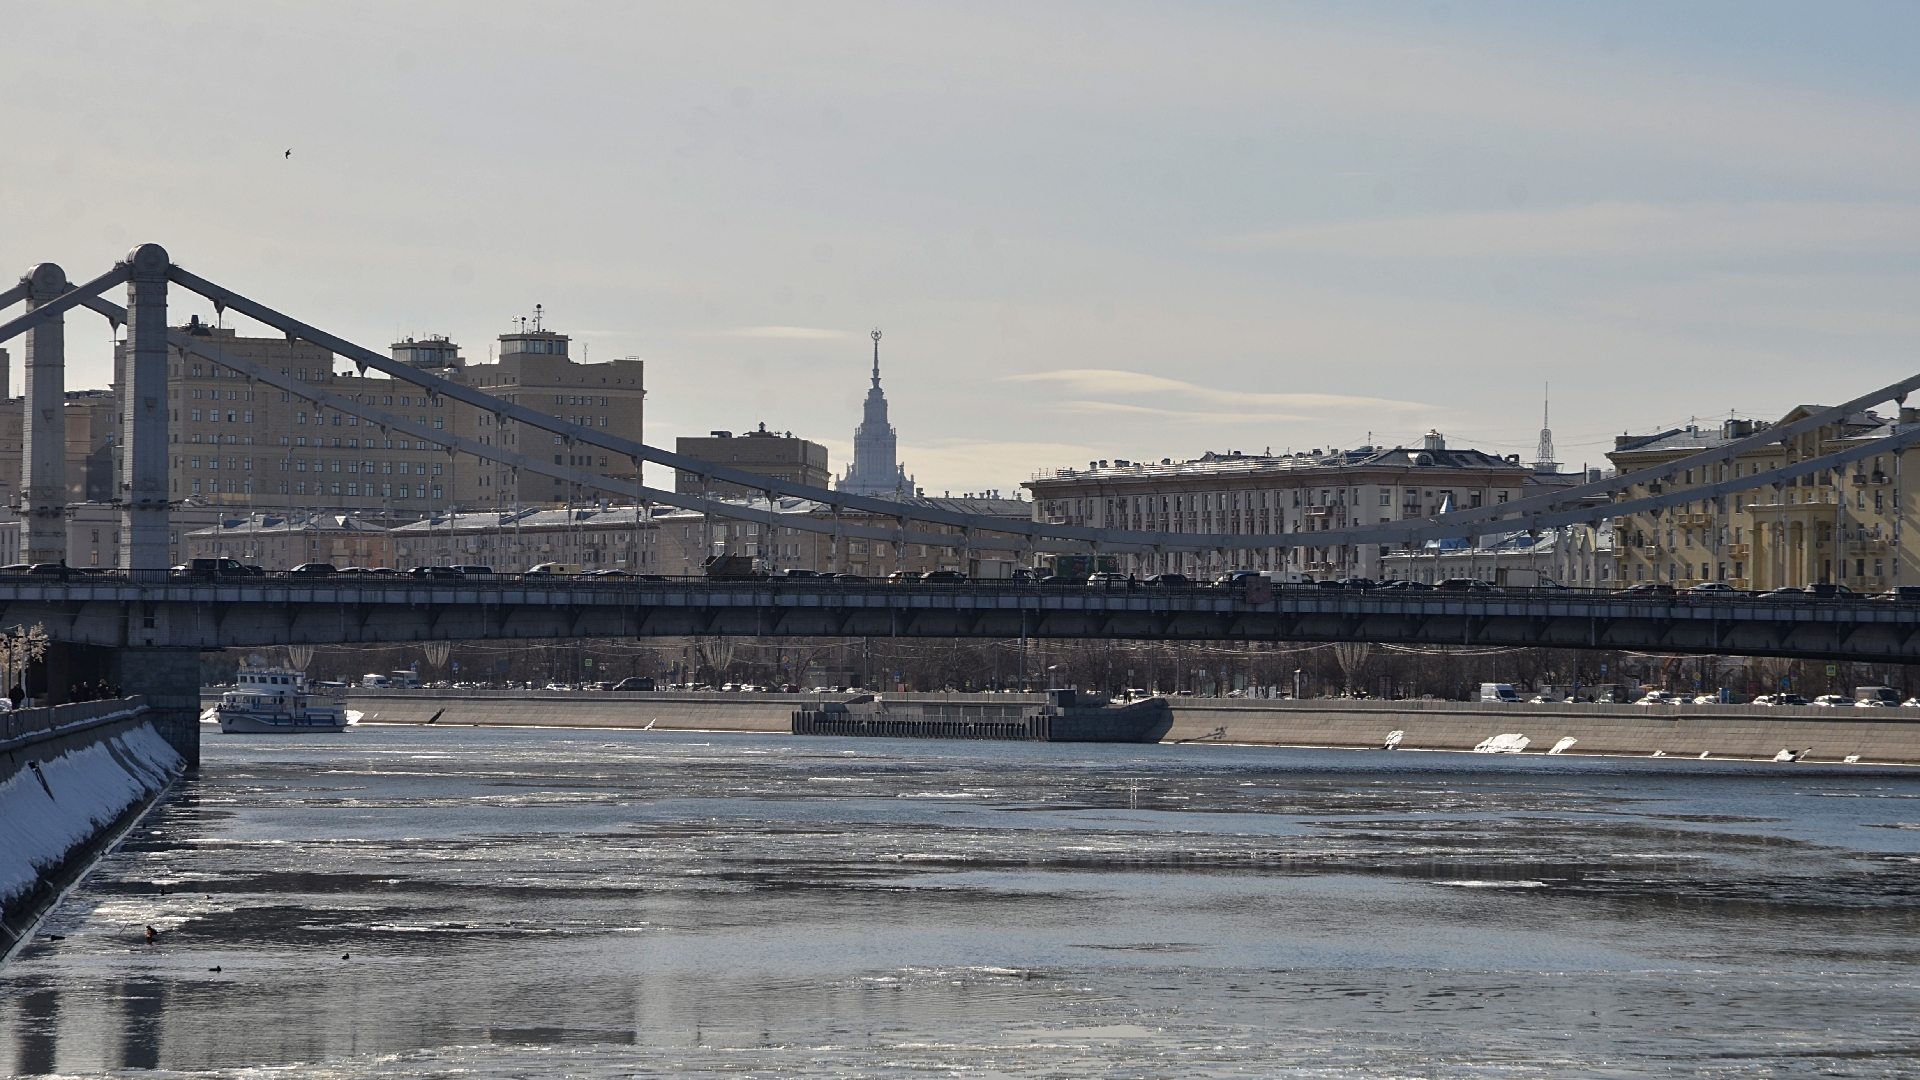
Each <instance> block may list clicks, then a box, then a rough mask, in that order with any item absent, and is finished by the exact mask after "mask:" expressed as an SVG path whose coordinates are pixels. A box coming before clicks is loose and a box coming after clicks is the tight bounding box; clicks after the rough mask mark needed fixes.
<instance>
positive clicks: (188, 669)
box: [111, 648, 200, 769]
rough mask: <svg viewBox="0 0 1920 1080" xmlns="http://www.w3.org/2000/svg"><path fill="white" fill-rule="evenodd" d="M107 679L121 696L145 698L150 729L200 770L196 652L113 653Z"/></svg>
mask: <svg viewBox="0 0 1920 1080" xmlns="http://www.w3.org/2000/svg"><path fill="white" fill-rule="evenodd" d="M113 664H114V665H115V666H116V667H117V668H118V670H117V671H115V672H113V673H112V675H111V678H112V681H113V682H114V683H116V684H118V685H119V687H120V692H121V693H122V694H125V695H132V694H145V695H146V697H147V709H148V715H149V716H150V717H151V718H152V720H153V728H154V730H155V731H158V732H159V733H160V737H161V738H163V739H165V740H167V745H169V746H171V747H173V748H174V749H175V750H177V751H179V753H180V756H181V757H183V758H186V759H187V767H188V768H192V769H197V768H199V767H200V650H199V649H161V648H153V649H147V648H138V649H116V650H114V652H113Z"/></svg>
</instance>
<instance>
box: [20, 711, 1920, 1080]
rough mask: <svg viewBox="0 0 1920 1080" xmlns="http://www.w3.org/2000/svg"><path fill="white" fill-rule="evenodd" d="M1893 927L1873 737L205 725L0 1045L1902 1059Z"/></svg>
mask: <svg viewBox="0 0 1920 1080" xmlns="http://www.w3.org/2000/svg"><path fill="white" fill-rule="evenodd" d="M147 926H152V927H153V928H154V929H155V931H156V932H157V937H156V939H155V940H154V941H152V942H151V943H149V942H148V941H146V940H145V937H144V932H145V928H146V927H147ZM56 935H57V936H58V940H56V939H55V936H56ZM1917 959H1920V773H1916V772H1914V771H1912V770H1907V771H1894V770H1880V769H1868V768H1861V767H1857V766H1853V767H1845V766H1833V767H1827V766H1804V765H1794V764H1780V765H1775V764H1764V765H1761V764H1736V763H1716V762H1693V761H1674V760H1671V759H1666V760H1645V761H1641V760H1631V761H1628V760H1617V759H1616V760H1600V759H1569V758H1545V757H1538V756H1530V757H1489V756H1486V755H1471V754H1429V753H1398V752H1391V753H1390V752H1385V751H1374V752H1365V753H1358V752H1343V751H1312V750H1281V749H1270V748H1252V747H1226V746H1088V745H1052V744H1031V743H966V742H936V741H906V740H900V741H889V740H870V741H869V740H855V739H836V738H813V739H806V738H793V737H787V736H768V735H721V734H705V733H685V732H678V733H670V732H657V731H653V732H641V731H592V732H587V731H568V730H480V729H472V728H455V729H449V730H440V729H431V728H378V727H363V728H358V729H355V730H352V731H350V732H348V733H345V734H342V735H339V736H315V737H310V738H301V739H276V738H273V737H261V738H253V739H248V738H243V737H236V736H221V735H218V734H212V733H209V734H208V735H207V737H206V754H205V766H204V768H203V769H202V770H201V772H200V774H199V776H198V778H197V779H193V780H190V781H188V782H186V783H184V784H182V785H181V786H180V787H179V788H178V789H176V792H175V794H174V795H173V796H172V797H171V798H170V799H169V801H167V802H166V803H164V804H163V805H162V806H160V807H158V808H156V810H155V811H154V813H153V814H151V815H150V816H149V818H148V819H147V821H146V823H145V824H144V826H143V827H142V828H141V829H140V830H139V831H138V832H137V833H136V834H135V835H134V836H132V837H130V838H129V840H128V842H127V843H126V844H125V845H124V846H123V847H122V849H120V850H119V851H118V852H117V853H115V854H114V855H113V856H111V857H110V858H109V859H108V860H107V861H106V862H105V863H104V864H103V865H102V866H101V867H100V868H99V869H98V870H97V871H96V872H95V873H94V874H93V875H92V876H91V877H90V878H89V879H88V881H87V882H86V883H85V884H84V885H83V886H82V887H81V888H79V889H78V890H76V891H75V892H74V894H73V895H72V896H71V897H70V898H69V899H68V900H67V901H66V903H65V904H64V905H63V906H62V907H61V908H60V909H59V910H58V911H57V912H56V913H55V914H54V915H53V917H51V918H50V919H49V920H48V921H47V922H46V923H45V924H44V925H43V926H42V927H41V930H40V933H39V935H38V937H37V939H36V940H35V942H34V943H33V944H32V945H30V946H29V947H27V948H26V949H25V950H24V951H23V952H22V953H21V954H20V955H19V956H18V957H17V958H16V960H15V961H14V962H12V963H11V964H9V965H8V966H7V968H5V969H4V971H0V1075H19V1074H44V1073H61V1074H83V1075H92V1074H100V1073H116V1072H121V1071H126V1072H129V1073H131V1072H134V1071H137V1070H152V1069H158V1070H165V1071H170V1072H172V1073H175V1074H182V1075H189V1076H267V1075H272V1076H321V1077H363V1076H368V1077H370V1076H399V1077H440V1076H447V1077H453V1076H458V1077H466V1078H490V1077H520V1076H526V1077H544V1076H562V1075H571V1076H582V1077H599V1076H608V1077H612V1076H627V1075H643V1076H727V1077H739V1076H764V1077H789V1076H913V1077H921V1076H948V1075H958V1076H968V1077H995V1076H1018V1077H1028V1076H1036V1077H1037V1076H1047V1077H1058V1076H1069V1077H1070V1076H1102V1077H1133V1076H1141V1077H1149V1076H1150V1077H1214V1076H1301V1077H1345V1076H1355V1077H1360V1076H1365V1077H1469V1076H1470V1077H1489V1076H1498V1077H1534V1076H1540V1077H1564V1076H1604V1077H1614V1076H1647V1075H1661V1076H1670V1075H1686V1076H1799V1075H1807V1076H1812V1075H1822V1076H1831V1075H1840V1076H1913V1075H1915V1074H1917V1073H1920V967H1917V966H1916V963H1915V962H1916V960H1917Z"/></svg>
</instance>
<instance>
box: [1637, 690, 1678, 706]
mask: <svg viewBox="0 0 1920 1080" xmlns="http://www.w3.org/2000/svg"><path fill="white" fill-rule="evenodd" d="M1634 704H1635V705H1678V704H1680V699H1679V698H1677V697H1675V696H1674V695H1672V694H1669V693H1667V692H1666V691H1665V690H1649V691H1647V693H1646V696H1644V697H1642V698H1641V699H1640V700H1639V701H1636V702H1634Z"/></svg>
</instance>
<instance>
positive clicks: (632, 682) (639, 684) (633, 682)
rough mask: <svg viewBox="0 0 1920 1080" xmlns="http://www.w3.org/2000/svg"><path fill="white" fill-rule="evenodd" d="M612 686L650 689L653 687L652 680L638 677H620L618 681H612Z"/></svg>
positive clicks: (624, 688) (615, 687) (616, 688)
mask: <svg viewBox="0 0 1920 1080" xmlns="http://www.w3.org/2000/svg"><path fill="white" fill-rule="evenodd" d="M612 688H613V689H615V690H651V689H653V680H652V679H648V678H640V677H636V678H631V679H621V680H620V681H619V682H617V683H614V684H613V687H612Z"/></svg>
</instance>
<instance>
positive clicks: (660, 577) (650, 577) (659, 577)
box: [633, 574, 673, 581]
mask: <svg viewBox="0 0 1920 1080" xmlns="http://www.w3.org/2000/svg"><path fill="white" fill-rule="evenodd" d="M633 580H635V581H672V580H673V579H672V578H670V577H668V576H667V575H665V574H635V575H633Z"/></svg>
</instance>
